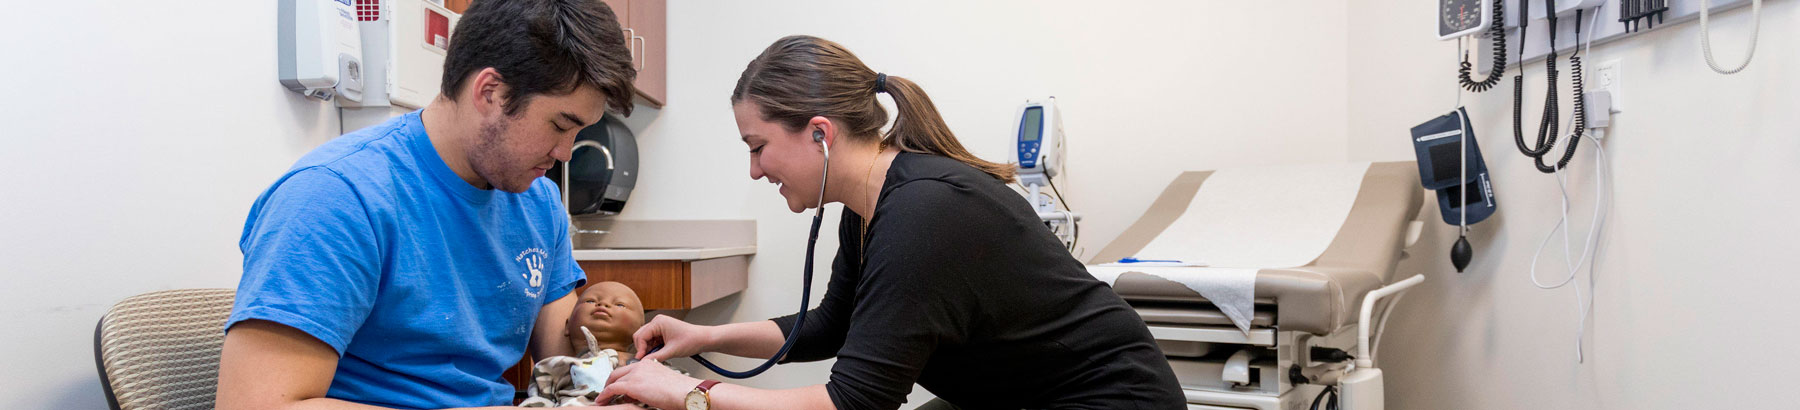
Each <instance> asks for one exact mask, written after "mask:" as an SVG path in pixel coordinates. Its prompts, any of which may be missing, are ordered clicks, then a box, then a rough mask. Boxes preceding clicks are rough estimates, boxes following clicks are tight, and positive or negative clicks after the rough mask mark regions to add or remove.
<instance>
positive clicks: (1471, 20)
mask: <svg viewBox="0 0 1800 410" xmlns="http://www.w3.org/2000/svg"><path fill="white" fill-rule="evenodd" d="M1440 3H1441V4H1443V10H1442V12H1443V19H1444V27H1445V28H1449V29H1450V31H1463V30H1468V29H1471V28H1475V26H1476V25H1479V24H1481V14H1482V10H1481V0H1442V1H1440Z"/></svg>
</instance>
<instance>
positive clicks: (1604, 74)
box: [1594, 59, 1625, 113]
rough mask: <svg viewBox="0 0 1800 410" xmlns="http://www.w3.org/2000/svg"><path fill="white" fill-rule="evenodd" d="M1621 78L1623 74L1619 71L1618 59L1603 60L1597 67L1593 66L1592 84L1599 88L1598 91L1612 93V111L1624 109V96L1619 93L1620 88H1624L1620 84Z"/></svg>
mask: <svg viewBox="0 0 1800 410" xmlns="http://www.w3.org/2000/svg"><path fill="white" fill-rule="evenodd" d="M1623 80H1624V75H1623V74H1621V73H1620V71H1619V60H1618V59H1612V60H1606V61H1603V62H1601V63H1600V66H1599V67H1595V68H1594V86H1595V88H1598V89H1599V90H1598V91H1606V92H1608V93H1611V94H1612V112H1614V113H1619V112H1624V111H1625V104H1624V100H1625V98H1623V97H1622V96H1623V95H1624V94H1621V93H1620V89H1622V88H1624V87H1623V86H1622V85H1621V84H1622V83H1623V82H1624V81H1623Z"/></svg>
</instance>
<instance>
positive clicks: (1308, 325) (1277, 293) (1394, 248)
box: [1088, 162, 1423, 410]
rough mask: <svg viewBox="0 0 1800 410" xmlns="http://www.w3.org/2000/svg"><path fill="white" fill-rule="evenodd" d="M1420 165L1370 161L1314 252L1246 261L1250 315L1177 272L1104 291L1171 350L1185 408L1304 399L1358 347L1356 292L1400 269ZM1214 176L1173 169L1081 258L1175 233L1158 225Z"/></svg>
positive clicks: (1130, 278)
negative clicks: (1305, 258) (1236, 317)
mask: <svg viewBox="0 0 1800 410" xmlns="http://www.w3.org/2000/svg"><path fill="white" fill-rule="evenodd" d="M1417 171H1418V168H1417V167H1416V165H1415V164H1414V163H1413V162H1377V163H1370V164H1369V165H1368V168H1367V171H1366V172H1365V173H1363V175H1362V181H1361V185H1360V187H1358V188H1356V191H1355V194H1354V198H1355V199H1354V202H1353V203H1351V204H1349V205H1348V206H1349V211H1348V214H1347V216H1346V217H1345V218H1344V219H1343V223H1342V226H1341V227H1339V228H1338V231H1337V234H1336V236H1334V237H1332V239H1331V240H1330V243H1329V245H1328V246H1326V247H1325V248H1324V251H1323V252H1322V253H1319V254H1318V256H1317V258H1316V259H1314V260H1313V261H1312V262H1311V263H1309V264H1305V265H1302V266H1297V267H1286V268H1266V269H1257V270H1255V279H1254V309H1253V313H1251V314H1250V315H1248V318H1247V319H1248V320H1247V322H1248V323H1247V324H1240V323H1234V322H1233V321H1232V320H1231V319H1230V318H1228V317H1227V315H1225V314H1224V313H1222V312H1221V311H1220V309H1219V307H1218V306H1216V305H1214V304H1213V303H1212V302H1210V301H1209V300H1208V299H1207V298H1206V297H1203V296H1201V295H1200V294H1199V293H1197V292H1196V291H1195V290H1193V289H1191V288H1190V287H1189V286H1184V285H1183V284H1182V283H1177V282H1175V281H1172V280H1168V279H1165V278H1163V277H1159V276H1155V275H1151V274H1145V273H1140V272H1125V273H1122V274H1118V276H1117V277H1116V278H1115V279H1113V281H1112V282H1111V283H1112V285H1113V290H1114V291H1115V292H1117V293H1118V294H1119V295H1120V296H1121V297H1122V298H1124V299H1125V300H1126V301H1127V302H1128V303H1129V304H1131V306H1132V307H1133V308H1134V309H1136V310H1137V313H1138V315H1140V316H1141V317H1142V318H1143V320H1144V321H1145V322H1146V324H1148V325H1149V327H1150V331H1151V333H1152V334H1153V335H1154V336H1155V338H1156V339H1157V343H1158V345H1159V346H1160V347H1162V349H1163V351H1164V354H1165V355H1166V356H1167V357H1168V360H1169V364H1170V365H1171V367H1173V368H1174V370H1175V372H1176V377H1177V379H1178V380H1179V382H1180V384H1181V387H1182V389H1183V391H1184V393H1185V395H1186V398H1187V401H1188V406H1189V408H1190V409H1259V410H1276V409H1293V408H1306V406H1307V405H1309V404H1310V403H1311V402H1312V401H1313V400H1314V398H1315V397H1316V395H1317V394H1318V392H1319V391H1320V390H1321V389H1323V386H1326V385H1332V384H1336V383H1337V380H1338V377H1341V376H1343V374H1344V373H1343V372H1344V370H1345V367H1348V366H1349V365H1350V362H1349V361H1346V360H1344V357H1343V356H1345V355H1354V354H1355V353H1356V349H1355V345H1356V344H1357V333H1358V328H1357V325H1358V322H1359V319H1358V316H1359V315H1358V313H1359V309H1362V303H1363V299H1364V298H1365V296H1368V295H1369V294H1370V293H1371V292H1374V291H1376V290H1377V289H1380V288H1382V287H1383V286H1386V285H1389V284H1391V283H1394V282H1396V281H1397V279H1398V278H1397V276H1402V275H1396V274H1395V273H1394V268H1395V264H1396V263H1397V262H1398V261H1399V260H1400V259H1401V258H1402V257H1403V256H1404V255H1403V253H1402V249H1403V248H1404V247H1406V246H1409V245H1410V244H1411V243H1412V242H1414V241H1416V240H1417V237H1418V231H1419V229H1421V227H1422V223H1420V222H1418V221H1416V219H1417V217H1418V213H1419V209H1420V204H1421V201H1422V199H1423V190H1422V189H1421V188H1420V186H1419V177H1418V173H1417ZM1213 175H1214V171H1192V172H1185V173H1182V174H1180V175H1179V176H1177V177H1176V178H1175V179H1174V181H1173V182H1171V183H1170V184H1169V185H1168V186H1167V187H1166V188H1165V189H1164V190H1163V192H1162V194H1161V195H1160V196H1158V197H1157V199H1156V200H1155V201H1154V202H1152V203H1151V205H1150V207H1149V209H1147V210H1146V211H1145V212H1144V213H1143V215H1142V217H1141V218H1139V219H1138V220H1137V221H1136V222H1134V223H1132V224H1131V225H1130V227H1129V228H1127V229H1126V230H1125V231H1124V232H1123V233H1122V234H1120V235H1119V237H1118V239H1116V240H1114V241H1113V242H1112V243H1110V244H1108V245H1107V246H1106V247H1105V248H1103V249H1102V250H1101V251H1099V253H1097V254H1095V255H1094V257H1093V258H1091V259H1090V260H1089V262H1088V263H1089V264H1090V265H1095V264H1099V263H1102V262H1111V261H1117V260H1120V259H1122V258H1126V257H1132V256H1134V255H1136V254H1137V253H1138V251H1139V250H1142V249H1143V248H1144V247H1145V246H1146V244H1148V243H1150V242H1151V241H1152V239H1153V238H1157V237H1159V236H1165V235H1169V234H1180V233H1179V232H1175V233H1166V232H1165V231H1166V230H1167V229H1168V228H1169V227H1170V226H1171V223H1173V222H1175V221H1176V220H1177V218H1179V217H1181V215H1182V214H1183V213H1184V212H1185V211H1186V210H1187V209H1188V205H1189V202H1190V201H1192V200H1194V198H1195V196H1196V194H1197V193H1198V192H1201V191H1202V190H1205V189H1207V182H1208V178H1209V177H1211V176H1213ZM1093 269H1094V268H1092V267H1090V270H1093ZM1404 276H1412V275H1404ZM1412 282H1413V283H1416V280H1414V281H1412ZM1363 315H1367V313H1363ZM1240 321H1244V320H1242V319H1240ZM1315 348H1317V349H1315ZM1331 349H1336V351H1333V350H1331ZM1315 350H1318V352H1315ZM1376 390H1377V394H1379V393H1378V391H1379V384H1377V388H1376ZM1377 400H1379V398H1377Z"/></svg>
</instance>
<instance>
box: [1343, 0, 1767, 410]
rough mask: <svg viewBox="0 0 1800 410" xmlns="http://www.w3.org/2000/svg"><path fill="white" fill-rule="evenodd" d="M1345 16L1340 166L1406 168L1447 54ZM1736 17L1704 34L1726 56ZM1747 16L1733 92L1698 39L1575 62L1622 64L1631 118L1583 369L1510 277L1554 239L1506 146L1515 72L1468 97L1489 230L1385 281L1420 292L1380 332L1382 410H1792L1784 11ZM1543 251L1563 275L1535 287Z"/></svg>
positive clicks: (1422, 39) (1442, 82) (1419, 27)
mask: <svg viewBox="0 0 1800 410" xmlns="http://www.w3.org/2000/svg"><path fill="white" fill-rule="evenodd" d="M1603 13H1604V14H1605V15H1607V16H1612V15H1615V14H1613V13H1614V12H1613V11H1605V12H1603ZM1348 15H1349V36H1348V37H1347V39H1346V41H1345V44H1346V46H1347V47H1348V49H1349V68H1348V70H1349V77H1350V78H1351V79H1352V81H1351V83H1350V88H1349V96H1350V100H1349V119H1350V128H1349V137H1348V140H1349V146H1348V153H1349V157H1350V158H1351V159H1353V160H1411V159H1412V154H1411V152H1412V151H1411V147H1410V145H1409V143H1408V142H1407V141H1406V135H1407V129H1408V128H1409V127H1412V126H1413V125H1416V124H1418V123H1420V122H1423V121H1424V120H1426V119H1428V118H1430V117H1433V116H1437V115H1441V114H1443V113H1446V112H1448V111H1449V110H1450V109H1451V108H1452V107H1453V106H1454V104H1455V102H1456V100H1455V94H1453V93H1452V92H1453V90H1455V87H1456V77H1455V60H1453V58H1454V55H1455V49H1456V45H1455V43H1454V42H1439V41H1437V40H1436V39H1435V38H1432V37H1430V36H1428V35H1427V34H1426V32H1427V31H1428V30H1429V28H1427V27H1429V26H1428V25H1427V24H1428V23H1426V22H1429V21H1432V20H1431V19H1432V18H1433V10H1432V9H1431V6H1430V4H1429V3H1426V2H1418V1H1394V0H1359V1H1354V2H1351V3H1350V5H1349V11H1348ZM1749 17H1750V9H1749V8H1748V7H1745V8H1741V9H1737V10H1734V11H1730V12H1726V13H1723V14H1721V15H1719V16H1717V18H1715V19H1714V20H1713V27H1712V28H1713V41H1714V43H1713V44H1714V46H1715V49H1714V51H1715V52H1716V53H1718V56H1719V57H1720V58H1721V60H1731V61H1734V62H1735V61H1736V60H1737V59H1739V58H1741V57H1742V56H1743V53H1744V50H1745V48H1746V42H1745V40H1746V39H1747V37H1748V32H1749V27H1750V24H1749V23H1750V18H1749ZM1762 18H1763V21H1762V23H1763V24H1762V33H1761V37H1760V41H1759V43H1758V44H1757V49H1756V57H1755V61H1753V62H1752V63H1751V65H1750V68H1749V69H1747V70H1746V71H1744V72H1743V73H1740V74H1738V75H1735V76H1721V75H1717V74H1714V73H1713V72H1712V71H1710V70H1708V69H1707V68H1706V64H1705V62H1704V60H1703V59H1702V56H1701V53H1700V46H1699V44H1698V43H1699V30H1698V29H1699V28H1698V24H1697V23H1693V22H1690V23H1684V24H1679V25H1674V26H1666V27H1665V26H1660V25H1659V26H1658V27H1657V28H1656V29H1655V30H1653V31H1651V32H1649V33H1647V34H1644V35H1642V36H1639V37H1636V38H1632V39H1628V40H1622V41H1620V42H1616V43H1612V44H1606V45H1601V46H1595V47H1594V49H1593V53H1594V54H1593V57H1592V58H1588V59H1587V62H1589V63H1590V64H1597V63H1598V62H1601V61H1606V60H1612V59H1618V60H1620V62H1621V64H1622V67H1621V68H1622V70H1623V73H1624V83H1623V86H1624V87H1625V89H1624V90H1623V94H1624V98H1626V99H1627V100H1626V101H1624V102H1625V103H1626V105H1627V106H1626V108H1627V109H1628V110H1627V111H1625V112H1623V113H1620V114H1618V115H1616V116H1615V117H1614V122H1613V125H1614V129H1613V130H1611V132H1610V133H1609V136H1608V137H1607V139H1606V144H1607V148H1608V153H1609V154H1610V155H1611V159H1612V165H1611V168H1610V171H1611V172H1612V173H1614V174H1615V175H1616V180H1615V183H1616V188H1615V189H1614V192H1615V193H1616V195H1617V197H1616V199H1615V203H1614V205H1613V206H1612V207H1611V214H1610V217H1609V219H1608V226H1607V228H1606V230H1605V232H1604V234H1603V236H1602V238H1603V241H1604V242H1603V243H1604V244H1605V246H1604V247H1603V248H1602V250H1603V253H1602V254H1601V256H1600V259H1599V262H1600V265H1599V270H1598V272H1597V280H1598V283H1599V284H1598V288H1599V289H1598V290H1599V293H1598V294H1597V296H1598V299H1597V305H1596V307H1595V308H1594V315H1593V317H1592V319H1591V320H1590V321H1589V324H1588V326H1587V328H1586V330H1587V332H1588V333H1587V334H1588V344H1587V349H1586V351H1587V354H1588V356H1587V357H1588V362H1587V363H1585V364H1577V363H1576V362H1575V360H1574V359H1575V357H1574V355H1575V353H1574V343H1575V339H1574V338H1575V331H1576V326H1577V315H1576V314H1575V307H1574V295H1573V293H1572V292H1573V291H1572V290H1570V289H1566V288H1565V289H1561V290H1555V291H1543V290H1538V289H1537V288H1535V287H1533V286H1532V284H1531V282H1530V280H1529V279H1528V278H1527V276H1526V275H1527V274H1528V270H1529V266H1530V259H1531V256H1532V252H1533V251H1534V250H1535V249H1536V247H1537V245H1538V241H1539V240H1541V239H1542V237H1543V235H1544V234H1545V233H1547V232H1548V231H1549V230H1550V228H1551V224H1553V223H1555V218H1556V217H1557V208H1558V194H1557V192H1556V185H1555V181H1554V180H1553V179H1552V178H1551V177H1549V176H1545V175H1543V174H1539V173H1538V172H1537V171H1536V170H1535V169H1533V167H1532V166H1531V165H1530V161H1529V160H1528V159H1527V158H1526V157H1524V156H1522V155H1521V154H1519V152H1518V150H1517V149H1516V148H1514V143H1513V141H1512V130H1511V120H1512V118H1511V115H1512V113H1511V104H1512V101H1511V100H1512V89H1513V87H1512V78H1511V77H1512V73H1513V72H1516V68H1514V69H1509V73H1507V76H1506V78H1505V81H1504V84H1503V85H1502V86H1500V87H1499V88H1498V89H1497V90H1496V91H1490V92H1488V93H1485V94H1480V95H1470V94H1465V95H1464V96H1463V104H1465V105H1467V106H1468V107H1469V112H1470V116H1471V119H1472V120H1473V122H1474V124H1475V126H1476V135H1477V136H1478V138H1479V140H1480V144H1481V148H1482V150H1483V151H1484V152H1483V154H1484V155H1485V156H1486V158H1487V160H1488V164H1489V167H1490V169H1491V171H1492V172H1493V180H1494V184H1495V190H1496V192H1497V196H1498V199H1499V201H1500V213H1499V214H1497V215H1496V216H1494V217H1493V219H1490V220H1488V221H1486V222H1483V223H1481V224H1479V225H1475V226H1474V229H1475V232H1474V233H1473V234H1471V235H1470V240H1471V241H1473V242H1474V244H1475V259H1474V263H1473V265H1471V266H1470V267H1469V269H1468V271H1467V272H1465V273H1460V274H1458V273H1455V272H1454V271H1452V270H1451V269H1450V265H1449V262H1448V258H1447V257H1446V256H1444V255H1446V254H1447V253H1448V249H1449V246H1450V243H1451V242H1452V241H1454V240H1455V228H1454V227H1451V226H1448V225H1444V224H1441V223H1431V224H1430V225H1429V226H1430V227H1431V229H1430V230H1429V231H1428V232H1427V234H1426V236H1425V238H1426V239H1425V240H1424V241H1423V242H1421V243H1420V244H1419V245H1418V247H1415V248H1413V251H1412V254H1413V255H1414V257H1413V258H1410V259H1409V260H1407V261H1406V262H1404V263H1403V264H1402V265H1401V267H1400V270H1401V272H1403V273H1426V274H1427V275H1428V279H1427V280H1426V282H1425V283H1424V284H1423V285H1421V286H1420V287H1418V288H1416V289H1414V290H1413V291H1412V292H1410V296H1409V297H1407V298H1406V299H1405V301H1404V303H1403V304H1402V305H1401V307H1400V310H1399V311H1398V313H1396V314H1395V315H1394V318H1393V320H1392V322H1391V323H1390V326H1392V330H1393V332H1392V333H1390V334H1389V335H1388V336H1387V337H1386V340H1385V341H1384V344H1385V346H1382V348H1381V355H1380V356H1379V358H1380V360H1381V362H1382V363H1380V364H1381V366H1382V367H1383V368H1384V369H1385V370H1386V372H1387V375H1388V379H1387V383H1388V386H1389V388H1388V403H1389V405H1390V408H1393V409H1452V408H1454V409H1527V408H1528V409H1679V408H1791V407H1792V404H1791V403H1792V400H1790V399H1786V398H1783V397H1782V396H1783V392H1786V391H1788V390H1787V389H1788V384H1789V383H1788V380H1787V379H1789V378H1790V374H1789V373H1790V372H1788V371H1785V369H1783V368H1782V366H1781V363H1782V357H1783V354H1782V352H1784V351H1785V350H1786V349H1785V348H1786V347H1787V343H1786V342H1789V341H1792V340H1794V339H1795V338H1796V337H1800V326H1795V325H1793V324H1792V323H1791V322H1792V318H1794V317H1796V315H1797V314H1800V303H1796V302H1794V300H1795V298H1794V295H1793V292H1794V291H1795V290H1796V289H1800V277H1796V276H1795V275H1793V274H1792V273H1793V272H1795V271H1796V269H1795V268H1794V266H1793V264H1792V263H1789V262H1790V261H1791V258H1788V256H1791V255H1793V254H1794V252H1795V250H1796V249H1800V248H1796V247H1795V241H1794V240H1793V237H1792V236H1793V232H1794V231H1796V230H1800V216H1796V215H1795V214H1794V213H1793V212H1792V209H1794V207H1793V206H1792V205H1790V204H1791V203H1793V202H1795V201H1800V191H1796V190H1794V189H1791V188H1789V186H1790V185H1792V184H1791V181H1792V179H1793V176H1794V175H1796V174H1800V131H1796V130H1800V118H1797V116H1796V115H1795V113H1797V112H1800V97H1797V96H1796V95H1797V94H1800V93H1797V91H1800V80H1796V77H1797V76H1796V74H1800V70H1796V67H1800V52H1796V50H1800V42H1796V39H1797V38H1800V24H1795V23H1796V22H1800V2H1794V1H1779V0H1774V1H1769V2H1767V4H1764V8H1763V17H1762ZM1540 40H1541V39H1540ZM1478 55H1482V56H1484V57H1482V58H1483V61H1484V62H1483V63H1482V64H1484V65H1485V64H1486V63H1485V59H1486V57H1485V55H1486V54H1481V52H1478ZM1543 67H1544V66H1543V64H1542V63H1536V64H1533V65H1531V66H1530V68H1529V70H1528V74H1527V75H1526V76H1525V84H1526V88H1527V92H1526V95H1525V99H1526V101H1528V103H1527V104H1526V107H1527V112H1528V114H1527V115H1526V116H1525V118H1526V119H1527V121H1535V119H1536V118H1538V116H1537V114H1536V112H1537V110H1539V109H1541V107H1542V101H1543V90H1544V88H1543V81H1544V77H1543V72H1544V71H1543ZM1563 67H1564V68H1565V70H1564V72H1565V73H1566V72H1567V70H1566V68H1567V62H1566V61H1565V62H1564V66H1563ZM1565 78H1566V77H1565ZM1564 81H1565V83H1564V84H1563V93H1564V96H1565V98H1566V96H1567V93H1568V91H1567V90H1568V88H1567V83H1566V81H1567V80H1564ZM1564 102H1565V104H1564V105H1563V106H1564V107H1567V106H1568V104H1567V100H1566V99H1565V100H1564ZM1564 114H1565V116H1566V115H1567V108H1565V111H1564ZM1528 125H1535V122H1532V123H1531V124H1528ZM1565 129H1566V127H1565ZM1592 155H1593V151H1591V148H1590V146H1586V145H1584V146H1583V147H1582V148H1581V152H1580V153H1579V154H1578V155H1577V157H1576V158H1577V160H1576V161H1575V162H1574V165H1571V168H1572V169H1573V170H1572V172H1571V174H1572V181H1573V182H1572V184H1571V186H1570V190H1571V192H1572V193H1573V194H1574V197H1575V203H1574V204H1573V205H1572V206H1573V208H1572V213H1574V214H1576V215H1575V216H1573V218H1574V220H1575V223H1576V225H1577V228H1576V230H1575V232H1574V233H1575V234H1576V235H1577V236H1576V239H1577V240H1579V239H1580V238H1581V237H1582V236H1585V235H1586V233H1587V232H1588V222H1589V221H1590V216H1591V214H1590V212H1592V209H1593V208H1592V204H1593V202H1592V201H1593V198H1594V194H1593V185H1592V184H1593V182H1592V181H1593V177H1594V175H1595V171H1594V170H1595V162H1594V159H1593V157H1592ZM1431 208H1432V209H1433V210H1432V211H1430V214H1429V215H1428V218H1432V219H1431V220H1435V218H1437V215H1436V211H1435V208H1436V207H1435V206H1433V207H1431ZM1558 244H1560V238H1559V241H1558ZM1552 248H1553V249H1552V250H1548V251H1546V254H1545V257H1546V259H1551V260H1556V261H1559V262H1558V263H1550V262H1548V261H1546V262H1545V263H1542V264H1540V265H1539V268H1540V270H1543V271H1548V270H1552V269H1555V267H1560V266H1562V264H1561V263H1560V261H1561V258H1562V253H1561V252H1560V250H1559V249H1560V247H1558V246H1552ZM1540 273H1541V275H1542V276H1543V277H1545V278H1546V279H1547V280H1548V279H1549V278H1551V277H1553V276H1558V275H1557V274H1556V273H1552V272H1540ZM1584 278H1585V276H1584ZM1777 403H1780V404H1777Z"/></svg>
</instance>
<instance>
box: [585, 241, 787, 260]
mask: <svg viewBox="0 0 1800 410" xmlns="http://www.w3.org/2000/svg"><path fill="white" fill-rule="evenodd" d="M755 253H756V246H754V245H751V246H718V247H673V248H601V249H576V250H575V260H577V261H631V260H646V261H648V260H656V261H668V260H679V261H694V260H702V259H715V258H724V257H729V256H739V255H753V254H755Z"/></svg>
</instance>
